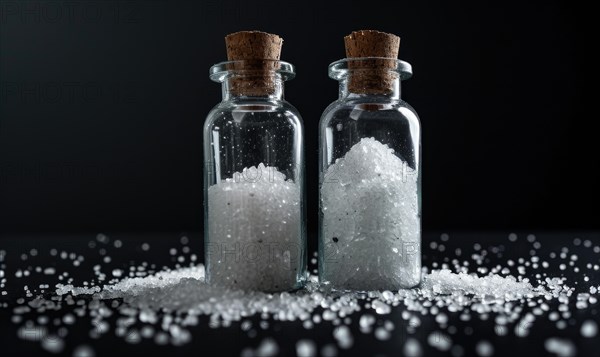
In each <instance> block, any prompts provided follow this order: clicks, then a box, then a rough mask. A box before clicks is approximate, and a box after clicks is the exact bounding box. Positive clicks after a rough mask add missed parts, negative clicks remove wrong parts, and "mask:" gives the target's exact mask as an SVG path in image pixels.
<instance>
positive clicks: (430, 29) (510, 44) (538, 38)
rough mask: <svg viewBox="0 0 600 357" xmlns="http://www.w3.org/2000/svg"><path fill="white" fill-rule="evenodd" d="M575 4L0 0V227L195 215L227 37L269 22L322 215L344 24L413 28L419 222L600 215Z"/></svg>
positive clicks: (407, 37)
mask: <svg viewBox="0 0 600 357" xmlns="http://www.w3.org/2000/svg"><path fill="white" fill-rule="evenodd" d="M583 12H585V9H578V8H577V5H576V4H575V2H567V1H564V2H563V1H545V2H539V3H525V2H520V1H514V2H506V1H503V2H496V3H494V4H487V3H486V2H477V3H472V4H467V3H464V2H450V1H439V2H434V1H420V2H416V1H415V2H404V1H375V0H371V1H368V2H362V3H361V2H349V1H343V2H342V1H339V2H325V1H320V2H314V3H310V2H307V1H292V2H282V1H260V2H251V1H239V0H234V1H227V2H222V1H216V0H211V1H123V2H119V1H68V2H61V1H52V2H50V1H5V0H2V1H0V231H2V232H80V231H90V232H94V231H104V232H111V231H198V230H201V228H202V220H203V219H202V125H203V122H204V118H205V116H206V114H207V113H208V111H209V110H210V109H211V107H212V106H214V105H215V104H216V103H218V102H219V101H220V95H221V92H220V86H219V85H218V84H216V83H213V82H211V81H210V80H209V79H208V75H207V74H208V69H209V67H210V66H211V65H212V64H214V63H217V62H220V61H222V60H224V59H225V58H226V56H225V46H224V40H223V37H224V36H225V35H226V34H228V33H230V32H235V31H239V30H248V29H259V30H263V31H267V32H272V33H277V34H279V35H280V36H282V37H283V38H284V40H285V42H284V47H283V52H282V59H283V60H286V61H289V62H291V63H293V64H294V65H296V67H297V78H296V79H294V80H293V81H290V82H288V83H287V84H286V99H288V100H289V101H290V102H291V103H292V104H294V105H295V106H296V107H297V108H298V109H299V110H300V113H301V114H302V116H303V118H304V122H305V128H306V141H305V144H306V153H307V155H306V156H307V162H306V165H307V177H306V179H307V187H308V195H307V196H308V213H309V215H308V219H309V223H308V224H309V230H310V231H313V232H314V230H315V226H316V219H317V205H318V200H317V186H318V182H317V181H318V179H317V177H318V175H317V149H318V141H317V123H318V120H319V117H320V114H321V112H322V111H323V109H324V108H325V107H326V106H327V105H328V104H329V103H330V102H331V101H333V100H335V99H336V96H337V82H335V81H333V80H331V79H329V78H328V77H327V66H328V64H329V63H331V62H332V61H334V60H337V59H339V58H342V57H343V56H344V47H343V36H345V35H347V34H348V33H349V32H351V31H352V30H358V29H378V30H381V31H386V32H392V33H395V34H398V35H400V36H401V37H402V42H401V49H400V58H402V59H404V60H406V61H409V62H410V63H411V64H412V65H413V69H414V77H413V79H411V80H410V81H408V82H404V83H403V94H402V95H403V99H405V100H406V101H407V102H409V103H410V104H411V105H412V106H413V107H414V108H415V109H416V110H417V112H418V113H419V115H420V117H421V122H422V128H423V154H424V156H423V207H424V212H423V219H424V221H423V223H424V229H425V230H426V231H427V230H432V231H433V230H445V229H449V230H450V229H460V230H469V229H477V230H481V229H485V230H489V229H492V230H493V229H500V230H502V229H598V228H600V225H599V224H600V223H599V221H598V219H597V213H598V212H597V210H596V209H594V208H593V207H594V206H593V205H591V204H593V203H594V202H597V201H598V199H599V198H600V197H599V196H600V195H599V190H598V189H597V187H596V184H597V182H599V179H600V162H599V159H598V156H597V152H598V150H597V142H596V132H595V130H594V127H595V121H597V118H596V117H594V115H593V114H588V109H589V103H590V101H591V100H590V99H588V98H590V96H588V95H586V92H585V91H584V88H585V86H586V77H587V76H588V73H587V72H586V71H585V70H584V69H583V61H584V57H585V56H584V50H585V48H584V47H585V46H590V45H591V43H590V42H587V40H586V39H585V38H584V34H585V29H584V28H583V27H584V26H585V24H586V21H584V20H583V19H582V13H583Z"/></svg>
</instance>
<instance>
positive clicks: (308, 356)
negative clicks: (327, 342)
mask: <svg viewBox="0 0 600 357" xmlns="http://www.w3.org/2000/svg"><path fill="white" fill-rule="evenodd" d="M296 355H297V356H298V357H314V356H316V355H317V345H316V344H315V342H314V341H311V340H300V341H298V342H297V343H296Z"/></svg>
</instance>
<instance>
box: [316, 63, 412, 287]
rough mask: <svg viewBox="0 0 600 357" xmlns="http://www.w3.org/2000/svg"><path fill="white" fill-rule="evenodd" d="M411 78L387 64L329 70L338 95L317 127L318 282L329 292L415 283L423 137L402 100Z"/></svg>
mask: <svg viewBox="0 0 600 357" xmlns="http://www.w3.org/2000/svg"><path fill="white" fill-rule="evenodd" d="M382 61H385V63H387V64H388V65H387V67H388V68H385V69H384V68H382V67H385V66H381V63H383V62H382ZM390 61H393V62H392V65H391V66H390V65H389V63H390ZM385 63H384V64H385ZM411 75H412V69H411V66H410V64H408V63H406V62H403V61H400V60H396V59H389V58H385V59H384V58H369V57H366V58H348V59H343V60H339V61H337V62H334V63H332V64H331V65H330V66H329V76H330V77H331V78H333V79H336V80H338V81H339V82H340V87H339V88H340V89H339V99H338V100H336V101H335V102H333V103H332V104H331V105H329V107H328V108H327V109H326V110H325V111H324V113H323V115H322V117H321V121H320V127H319V133H320V153H319V166H320V170H319V172H320V215H319V233H320V235H319V276H320V280H321V282H323V283H326V284H330V285H331V287H332V288H334V289H339V290H362V291H367V290H384V289H389V290H394V289H399V288H410V287H414V286H416V285H418V284H419V283H420V279H421V199H420V196H421V189H420V186H421V185H420V183H421V178H420V165H421V161H420V158H421V155H420V148H421V146H420V145H421V144H420V143H421V131H420V124H419V118H418V116H417V114H416V112H415V111H414V109H412V108H411V107H410V106H409V105H408V104H407V103H406V102H404V101H403V100H402V99H400V81H401V80H403V79H407V78H409V77H410V76H411ZM374 87H376V88H375V89H373V88H374Z"/></svg>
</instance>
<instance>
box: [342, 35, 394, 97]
mask: <svg viewBox="0 0 600 357" xmlns="http://www.w3.org/2000/svg"><path fill="white" fill-rule="evenodd" d="M344 43H345V45H346V57H347V58H354V59H358V58H364V57H383V58H381V59H365V60H354V61H350V62H348V68H349V69H354V70H355V71H353V73H352V75H351V76H350V78H349V81H348V89H349V90H350V91H351V92H353V93H362V94H385V93H390V92H391V91H392V90H393V87H394V80H395V79H396V78H398V74H397V73H395V72H394V71H393V70H394V69H395V68H396V59H397V58H398V50H399V49H400V37H398V36H396V35H394V34H390V33H385V32H379V31H375V30H361V31H354V32H352V33H351V34H350V35H348V36H346V37H344ZM384 58H387V59H384Z"/></svg>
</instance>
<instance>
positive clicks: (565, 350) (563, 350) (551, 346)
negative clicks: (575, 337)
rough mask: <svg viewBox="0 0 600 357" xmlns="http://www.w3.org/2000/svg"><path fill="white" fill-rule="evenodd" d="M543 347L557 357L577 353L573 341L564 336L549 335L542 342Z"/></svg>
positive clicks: (566, 356)
mask: <svg viewBox="0 0 600 357" xmlns="http://www.w3.org/2000/svg"><path fill="white" fill-rule="evenodd" d="M544 347H545V348H546V351H548V352H550V353H553V354H555V355H557V356H559V357H572V356H575V355H576V354H577V349H576V348H575V345H574V344H573V342H571V341H570V340H567V339H564V338H559V337H551V338H549V339H547V340H546V341H545V342H544Z"/></svg>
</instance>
